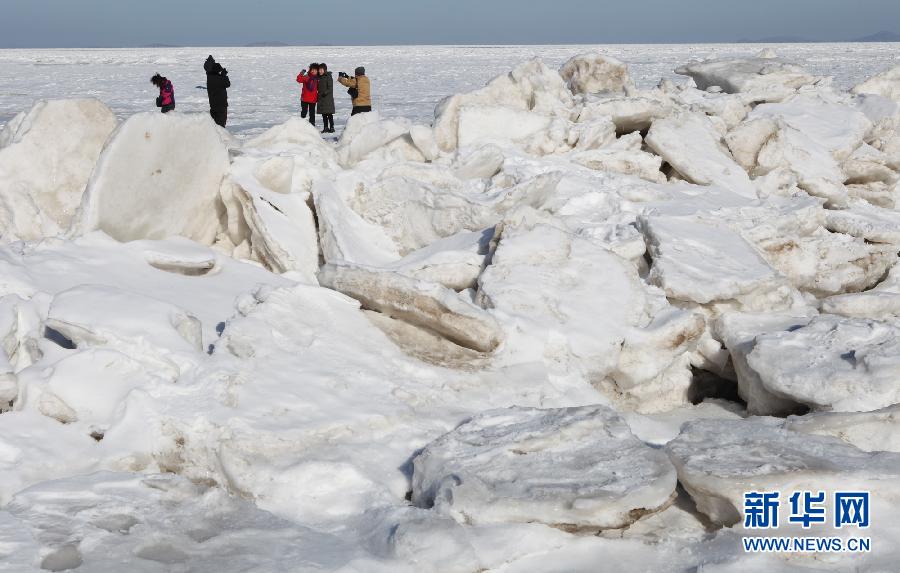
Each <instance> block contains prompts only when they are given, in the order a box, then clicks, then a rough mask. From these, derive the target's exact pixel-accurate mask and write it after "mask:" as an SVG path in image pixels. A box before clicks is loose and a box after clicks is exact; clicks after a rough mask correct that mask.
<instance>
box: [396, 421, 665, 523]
mask: <svg viewBox="0 0 900 573" xmlns="http://www.w3.org/2000/svg"><path fill="white" fill-rule="evenodd" d="M413 466H414V469H413V502H414V503H416V504H417V505H420V506H432V505H433V506H434V507H435V509H436V510H437V511H440V512H446V513H449V514H450V515H452V516H453V517H454V518H455V519H457V520H458V521H460V522H463V523H475V524H479V523H495V522H525V523H528V522H535V521H536V522H542V523H547V524H550V525H556V526H566V527H593V528H600V529H608V528H618V527H623V526H626V525H628V524H630V523H632V522H634V521H635V520H637V519H638V518H640V517H641V516H643V515H646V514H648V513H653V512H655V511H658V510H660V509H661V508H663V507H665V506H666V505H668V503H669V502H670V501H671V499H672V497H673V493H674V490H675V473H674V470H673V468H672V466H671V464H670V463H669V461H668V459H666V456H665V454H664V453H663V452H661V451H659V450H654V449H652V448H650V447H649V446H647V445H645V444H643V443H642V442H640V441H639V440H638V439H637V438H635V437H634V436H633V435H632V433H631V431H630V430H629V429H628V425H627V424H625V422H624V421H623V420H622V419H621V418H620V417H619V416H618V414H616V413H615V412H614V411H613V410H611V409H609V408H605V407H602V406H593V407H592V406H586V407H582V408H566V409H557V410H539V409H531V408H510V409H505V410H493V411H490V412H485V413H483V414H480V415H478V416H476V417H475V418H473V419H472V420H470V421H468V422H466V423H465V424H463V425H462V426H460V427H459V428H457V429H455V430H454V431H452V432H450V433H449V434H447V435H445V436H443V437H441V438H439V439H437V440H435V441H434V442H432V443H430V444H429V445H428V446H426V447H425V449H424V450H423V451H422V453H420V454H419V455H418V456H416V458H415V459H414V460H413Z"/></svg>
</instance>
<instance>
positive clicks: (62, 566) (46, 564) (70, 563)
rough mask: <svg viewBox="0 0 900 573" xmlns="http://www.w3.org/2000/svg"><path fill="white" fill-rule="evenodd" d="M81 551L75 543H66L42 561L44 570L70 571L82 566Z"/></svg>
mask: <svg viewBox="0 0 900 573" xmlns="http://www.w3.org/2000/svg"><path fill="white" fill-rule="evenodd" d="M81 563H82V559H81V552H80V551H78V548H77V547H76V546H74V545H66V546H63V547H60V548H59V549H56V550H55V551H53V552H52V553H49V554H48V555H47V556H46V557H44V559H43V560H42V561H41V569H43V570H44V571H69V570H70V569H76V568H78V567H81Z"/></svg>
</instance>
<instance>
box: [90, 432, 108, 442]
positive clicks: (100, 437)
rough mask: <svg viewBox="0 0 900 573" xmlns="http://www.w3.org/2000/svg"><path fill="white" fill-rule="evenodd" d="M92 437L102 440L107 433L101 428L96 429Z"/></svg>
mask: <svg viewBox="0 0 900 573" xmlns="http://www.w3.org/2000/svg"><path fill="white" fill-rule="evenodd" d="M91 437H92V438H94V439H95V440H97V441H98V442H102V441H103V438H104V437H105V434H104V433H103V432H102V431H100V430H94V431H93V432H91Z"/></svg>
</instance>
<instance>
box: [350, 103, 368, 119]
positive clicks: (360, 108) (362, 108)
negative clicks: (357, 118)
mask: <svg viewBox="0 0 900 573" xmlns="http://www.w3.org/2000/svg"><path fill="white" fill-rule="evenodd" d="M370 111H372V106H370V105H355V106H353V111H351V112H350V115H351V116H354V115H356V114H358V113H369V112H370Z"/></svg>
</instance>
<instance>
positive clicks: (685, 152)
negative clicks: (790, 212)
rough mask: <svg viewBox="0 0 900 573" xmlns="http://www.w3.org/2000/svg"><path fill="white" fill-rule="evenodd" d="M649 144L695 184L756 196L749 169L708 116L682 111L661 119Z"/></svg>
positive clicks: (652, 129) (649, 137)
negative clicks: (742, 165) (740, 162)
mask: <svg viewBox="0 0 900 573" xmlns="http://www.w3.org/2000/svg"><path fill="white" fill-rule="evenodd" d="M646 143H647V145H648V146H649V147H650V148H651V149H652V150H653V151H655V152H656V153H657V154H659V156H660V157H662V158H663V159H664V160H666V162H667V163H669V164H670V165H671V166H672V167H673V168H675V170H676V171H678V173H680V174H681V175H683V176H684V177H685V178H686V179H687V180H688V181H690V182H692V183H696V184H698V185H718V186H720V187H723V188H725V189H728V190H729V191H732V192H734V193H737V194H738V195H741V196H744V197H749V198H755V197H756V190H755V188H754V187H753V184H752V183H751V181H750V177H749V176H748V175H747V172H746V171H744V170H743V169H742V168H741V166H740V165H738V164H737V162H735V160H734V159H733V158H732V157H731V154H730V153H729V152H728V149H727V148H726V147H725V146H724V145H723V144H722V143H721V135H720V134H719V133H718V132H717V131H716V130H715V128H714V127H713V125H712V124H711V123H710V121H709V119H707V118H706V117H705V116H704V115H700V114H696V113H682V114H680V115H677V116H673V117H667V118H663V119H658V120H656V121H654V122H653V125H652V126H651V127H650V132H649V133H648V134H647V137H646Z"/></svg>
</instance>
